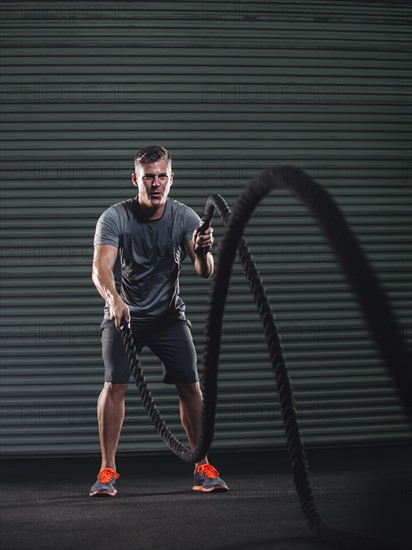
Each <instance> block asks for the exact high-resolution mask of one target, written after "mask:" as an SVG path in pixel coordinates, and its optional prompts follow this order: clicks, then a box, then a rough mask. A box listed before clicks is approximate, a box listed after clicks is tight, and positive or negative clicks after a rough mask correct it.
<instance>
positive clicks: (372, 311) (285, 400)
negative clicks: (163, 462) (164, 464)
mask: <svg viewBox="0 0 412 550" xmlns="http://www.w3.org/2000/svg"><path fill="white" fill-rule="evenodd" d="M280 187H287V188H288V189H290V190H291V191H292V192H293V193H294V194H296V195H297V196H298V198H299V199H300V200H301V201H302V202H303V203H304V204H305V205H306V206H307V207H308V208H309V210H310V211H311V212H312V213H313V215H314V216H315V218H317V220H318V222H319V223H320V225H321V226H322V228H323V230H324V232H325V234H326V236H327V238H328V239H329V241H330V243H331V245H332V248H333V250H334V251H335V253H336V255H337V256H338V258H339V260H340V262H341V264H342V268H343V270H344V272H345V274H346V277H347V279H348V281H349V283H350V285H351V286H352V289H353V291H354V293H355V295H356V297H357V299H358V302H359V304H360V306H361V309H362V312H363V314H364V317H365V319H366V320H367V322H368V324H369V327H370V330H371V333H372V335H373V337H374V339H375V342H376V344H377V345H378V347H379V348H380V350H381V352H382V354H383V356H384V359H385V361H386V364H387V366H388V368H389V370H390V372H391V374H392V377H393V379H394V382H395V385H396V387H397V389H398V392H399V394H400V396H401V398H402V400H403V403H404V406H405V410H406V411H407V413H408V414H410V412H411V410H410V403H411V394H412V384H411V373H410V370H409V365H410V364H411V356H410V353H409V351H408V350H407V349H406V346H405V344H404V341H403V339H402V337H401V335H400V334H401V332H400V330H399V327H398V324H397V322H396V320H395V318H394V316H393V314H392V311H391V308H390V306H389V303H388V301H387V299H386V296H385V294H384V292H383V290H382V288H381V287H380V285H379V282H378V280H377V278H376V276H375V274H374V272H373V270H372V268H371V267H370V265H369V263H368V261H367V260H366V258H365V256H364V255H363V253H362V250H361V248H360V245H359V243H358V241H357V239H356V238H355V236H354V235H353V233H352V231H351V230H350V228H349V227H348V225H347V223H346V221H345V218H344V216H343V214H342V213H341V211H340V210H339V208H338V206H337V205H336V203H335V202H334V201H333V199H332V198H331V197H330V195H329V194H328V193H327V192H326V190H325V189H324V188H323V187H321V186H320V185H319V184H318V183H317V182H316V181H314V180H313V179H312V178H311V177H310V176H308V175H307V174H306V173H305V172H303V171H301V170H298V169H296V168H295V167H290V166H280V167H276V168H271V169H268V170H266V171H264V172H262V173H261V174H260V175H259V176H258V177H257V178H255V179H254V180H253V181H252V182H251V183H250V184H249V185H248V186H247V187H246V188H245V189H244V190H243V192H242V193H241V195H240V196H239V198H238V200H237V202H236V205H235V208H234V211H233V214H231V213H230V210H229V208H228V206H227V204H226V203H225V201H224V200H223V199H222V197H220V196H219V195H211V196H210V197H209V198H208V199H207V202H206V206H205V215H204V218H203V219H204V221H205V222H206V224H208V223H210V220H211V218H212V217H213V214H214V210H215V209H216V210H217V211H218V213H219V215H220V217H221V218H222V220H223V222H224V224H225V226H226V227H227V231H226V233H225V235H224V237H223V239H222V243H221V248H220V252H219V257H218V262H217V269H216V273H215V277H214V281H213V284H212V291H211V301H210V307H209V312H208V317H207V323H206V330H205V335H206V345H205V351H204V373H203V379H202V391H203V398H204V402H203V410H202V433H201V436H200V438H199V442H198V445H197V448H196V449H195V450H194V451H192V450H191V449H189V448H187V447H186V446H184V445H182V443H181V442H180V441H179V440H178V439H177V438H176V437H175V436H174V435H173V434H172V433H171V431H170V429H169V428H168V427H167V425H166V423H165V422H164V420H163V419H162V417H161V416H160V413H159V411H158V409H157V408H156V405H155V404H154V401H153V398H152V396H151V393H150V391H149V389H148V387H147V384H146V381H145V379H144V375H143V370H142V368H141V366H140V362H139V359H138V356H137V353H136V348H135V346H134V342H133V337H132V334H131V331H130V329H129V327H128V326H127V325H125V324H123V325H122V327H121V328H122V336H123V342H124V345H125V348H126V352H127V356H128V360H129V363H130V366H131V368H132V372H133V376H134V378H135V381H136V386H137V388H138V391H139V393H140V395H141V397H142V400H143V404H144V406H145V408H146V410H147V412H148V414H149V416H150V418H151V420H152V422H153V424H154V425H155V427H156V430H157V431H158V433H159V434H160V435H161V437H162V438H163V440H164V441H165V443H166V444H167V445H168V446H169V447H170V448H171V450H172V451H173V452H175V454H177V455H178V456H179V457H180V458H181V459H182V460H184V461H186V462H188V463H195V462H197V461H199V460H200V459H201V458H203V457H204V456H205V455H206V454H207V452H208V450H209V448H210V446H211V443H212V441H213V435H214V422H215V413H216V401H217V371H218V359H219V352H220V339H221V329H222V320H223V312H224V307H225V302H226V296H227V292H228V287H229V281H230V277H231V272H232V267H233V262H234V259H235V255H236V252H237V250H239V257H240V260H241V262H242V265H243V268H244V271H245V275H246V277H247V280H248V282H249V285H250V287H251V289H252V293H253V296H254V298H255V301H256V305H257V308H258V311H259V314H260V317H261V319H262V323H263V326H264V331H265V337H266V341H267V345H268V348H269V355H270V359H271V363H272V367H273V369H274V373H275V379H276V385H277V389H278V392H279V397H280V404H281V411H282V416H283V420H284V424H285V431H286V437H287V445H288V451H289V457H290V460H291V464H292V471H293V479H294V483H295V487H296V490H297V493H298V496H299V501H300V504H301V508H302V511H303V513H304V515H305V517H306V519H307V521H308V523H309V526H310V528H311V530H312V531H313V532H314V533H315V534H316V535H317V536H319V537H320V538H322V539H324V540H327V541H329V542H331V543H332V544H334V545H336V546H338V547H339V548H352V549H356V550H364V549H371V550H372V549H373V550H377V549H380V548H382V550H383V549H384V548H386V547H387V542H381V541H378V540H374V539H371V538H368V537H364V536H360V535H357V534H354V533H350V532H347V531H344V530H341V529H336V528H335V527H333V526H329V525H327V524H325V523H324V522H323V520H322V519H321V517H320V515H319V513H318V511H317V509H316V505H315V501H314V497H313V491H312V487H311V484H310V481H309V472H308V464H307V460H306V457H305V452H304V448H303V442H302V437H301V434H300V431H299V423H298V420H297V414H296V409H295V402H294V398H293V390H292V385H291V382H290V379H289V374H288V371H287V367H286V364H285V359H284V356H283V352H282V346H281V343H280V338H279V335H278V332H277V329H276V325H275V322H274V318H273V314H272V310H271V307H270V305H269V302H268V299H267V297H266V294H265V291H264V288H263V284H262V281H261V279H260V277H259V274H258V272H257V270H256V267H255V264H254V262H253V260H252V257H251V255H250V253H249V250H248V248H247V245H246V242H245V241H244V239H242V234H243V230H244V227H245V226H246V224H247V222H248V220H249V219H250V217H251V215H252V212H253V210H254V209H255V207H256V206H257V204H258V203H259V202H260V200H261V199H262V198H263V197H264V196H266V195H267V194H268V193H269V192H270V191H271V190H272V189H275V188H280ZM391 548H394V549H396V548H401V547H400V546H397V545H396V544H395V543H391Z"/></svg>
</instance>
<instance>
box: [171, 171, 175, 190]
mask: <svg viewBox="0 0 412 550" xmlns="http://www.w3.org/2000/svg"><path fill="white" fill-rule="evenodd" d="M174 177H175V175H174V173H173V172H171V174H170V187H171V186H172V185H173V178H174Z"/></svg>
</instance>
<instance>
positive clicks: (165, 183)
mask: <svg viewBox="0 0 412 550" xmlns="http://www.w3.org/2000/svg"><path fill="white" fill-rule="evenodd" d="M173 175H174V174H173V172H172V168H171V164H170V162H168V161H167V160H158V161H157V162H153V163H151V164H136V165H135V172H134V173H133V174H132V181H133V185H134V186H135V187H137V188H138V190H139V204H141V205H142V206H146V207H148V208H158V207H160V206H164V204H165V203H166V199H167V196H168V194H169V191H170V187H171V185H172V183H173Z"/></svg>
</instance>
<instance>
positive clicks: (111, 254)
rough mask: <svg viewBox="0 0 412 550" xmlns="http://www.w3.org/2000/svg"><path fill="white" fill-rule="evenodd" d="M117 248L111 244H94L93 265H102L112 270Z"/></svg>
mask: <svg viewBox="0 0 412 550" xmlns="http://www.w3.org/2000/svg"><path fill="white" fill-rule="evenodd" d="M117 252H118V249H117V247H116V246H113V245H112V244H95V245H94V256H93V266H94V267H95V268H98V267H99V266H104V267H106V268H107V269H110V270H112V269H113V267H114V264H115V262H116V258H117Z"/></svg>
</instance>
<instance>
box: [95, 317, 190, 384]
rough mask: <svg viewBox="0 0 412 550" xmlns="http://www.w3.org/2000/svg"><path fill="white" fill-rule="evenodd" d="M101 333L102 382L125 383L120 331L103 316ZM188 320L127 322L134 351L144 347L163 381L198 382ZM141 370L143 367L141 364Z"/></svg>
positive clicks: (126, 369)
mask: <svg viewBox="0 0 412 550" xmlns="http://www.w3.org/2000/svg"><path fill="white" fill-rule="evenodd" d="M100 328H101V331H102V357H103V363H104V369H105V375H104V379H105V381H106V382H113V383H114V384H127V383H128V382H129V379H130V375H131V369H130V366H129V362H128V360H127V356H126V352H125V349H124V346H123V340H122V336H121V334H120V331H119V330H118V329H117V328H116V327H115V326H114V324H113V322H112V321H111V320H110V319H109V318H107V317H106V316H105V318H104V319H103V322H102V324H101V325H100ZM190 328H191V325H190V321H188V320H186V321H185V320H182V319H172V320H167V321H166V322H163V321H162V322H158V321H156V322H153V323H152V322H150V323H136V322H133V321H132V323H131V330H132V334H133V339H134V342H135V345H136V349H137V352H138V353H140V352H141V350H142V349H143V347H144V346H147V347H148V348H149V349H150V350H151V351H152V352H153V353H154V354H155V355H156V356H157V357H158V358H159V359H160V361H161V363H162V368H163V382H164V383H165V384H174V383H176V382H182V383H186V384H192V383H193V382H197V381H198V380H199V376H198V373H197V356H196V350H195V346H194V344H193V339H192V333H191V330H190ZM142 366H143V367H144V365H142Z"/></svg>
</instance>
